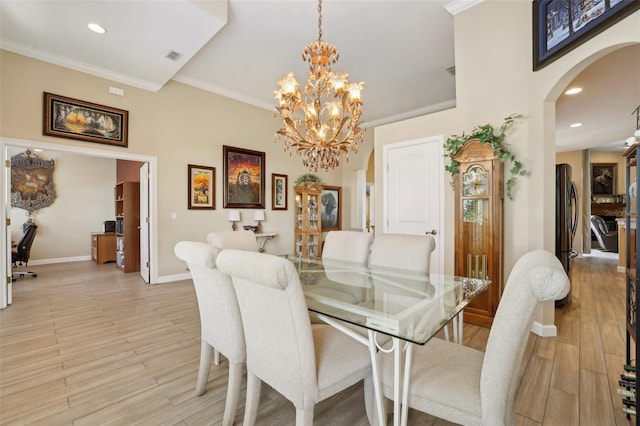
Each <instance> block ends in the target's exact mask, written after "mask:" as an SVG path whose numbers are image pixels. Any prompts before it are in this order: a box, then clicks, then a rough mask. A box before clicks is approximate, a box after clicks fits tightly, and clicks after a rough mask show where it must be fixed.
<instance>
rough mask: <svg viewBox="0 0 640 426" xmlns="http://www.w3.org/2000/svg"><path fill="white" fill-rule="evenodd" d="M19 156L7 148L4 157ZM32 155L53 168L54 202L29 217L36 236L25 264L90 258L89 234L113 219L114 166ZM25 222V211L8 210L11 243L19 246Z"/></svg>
mask: <svg viewBox="0 0 640 426" xmlns="http://www.w3.org/2000/svg"><path fill="white" fill-rule="evenodd" d="M22 151H23V150H22V149H16V148H11V149H9V154H10V156H13V155H15V154H17V153H20V152H22ZM38 155H40V156H41V157H43V158H45V159H47V160H54V162H55V163H54V167H55V169H54V176H53V179H54V184H55V191H56V200H55V201H54V202H53V204H52V205H51V206H49V207H47V208H44V209H40V210H37V211H35V212H34V213H33V214H32V217H33V219H34V221H35V222H36V224H37V225H38V231H37V233H36V239H35V240H34V243H33V246H32V247H31V256H30V261H32V263H33V261H35V262H36V263H37V261H42V260H46V261H47V262H51V261H53V260H57V259H64V258H67V259H74V258H82V257H84V258H90V256H91V237H90V235H91V233H92V232H102V223H103V222H104V221H105V220H113V219H114V217H115V213H114V212H115V207H114V201H113V186H114V184H115V178H116V162H115V160H112V159H106V158H97V157H87V156H79V155H75V154H70V153H63V152H49V151H44V152H40V153H38ZM26 220H27V211H26V210H23V209H19V208H13V209H12V210H11V239H12V240H13V241H18V240H20V237H21V236H22V224H23V223H24V222H25V221H26Z"/></svg>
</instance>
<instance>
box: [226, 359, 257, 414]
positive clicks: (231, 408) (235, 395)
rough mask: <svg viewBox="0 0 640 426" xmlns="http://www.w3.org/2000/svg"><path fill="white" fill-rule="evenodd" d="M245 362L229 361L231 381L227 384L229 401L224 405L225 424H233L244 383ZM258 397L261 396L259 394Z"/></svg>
mask: <svg viewBox="0 0 640 426" xmlns="http://www.w3.org/2000/svg"><path fill="white" fill-rule="evenodd" d="M243 366H244V363H242V362H240V363H234V364H232V363H229V382H228V384H227V402H226V404H225V406H224V417H223V419H222V425H223V426H233V420H234V418H235V416H236V408H237V407H238V399H239V397H240V387H241V384H242V371H243ZM258 398H260V397H259V396H258Z"/></svg>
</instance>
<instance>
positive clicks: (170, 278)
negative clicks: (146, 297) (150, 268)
mask: <svg viewBox="0 0 640 426" xmlns="http://www.w3.org/2000/svg"><path fill="white" fill-rule="evenodd" d="M190 279H191V273H190V272H185V273H183V274H175V275H164V276H162V277H158V281H156V282H154V283H152V284H163V283H171V282H174V281H182V280H190Z"/></svg>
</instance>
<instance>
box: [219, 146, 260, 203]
mask: <svg viewBox="0 0 640 426" xmlns="http://www.w3.org/2000/svg"><path fill="white" fill-rule="evenodd" d="M264 157H265V154H264V152H260V151H251V150H249V149H242V148H234V147H231V146H226V145H223V146H222V158H223V165H224V181H223V182H222V187H223V188H224V208H236V209H264V205H265V201H264V198H265V195H264V187H265V184H264V181H265V176H264V175H265V170H266V169H265V164H264Z"/></svg>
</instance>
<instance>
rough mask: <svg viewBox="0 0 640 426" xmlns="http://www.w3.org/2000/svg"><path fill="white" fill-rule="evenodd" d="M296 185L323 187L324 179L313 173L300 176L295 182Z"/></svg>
mask: <svg viewBox="0 0 640 426" xmlns="http://www.w3.org/2000/svg"><path fill="white" fill-rule="evenodd" d="M294 184H295V185H322V179H320V177H319V176H318V175H314V174H313V173H307V174H304V175H302V176H299V177H298V179H296V180H295V182H294Z"/></svg>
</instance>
